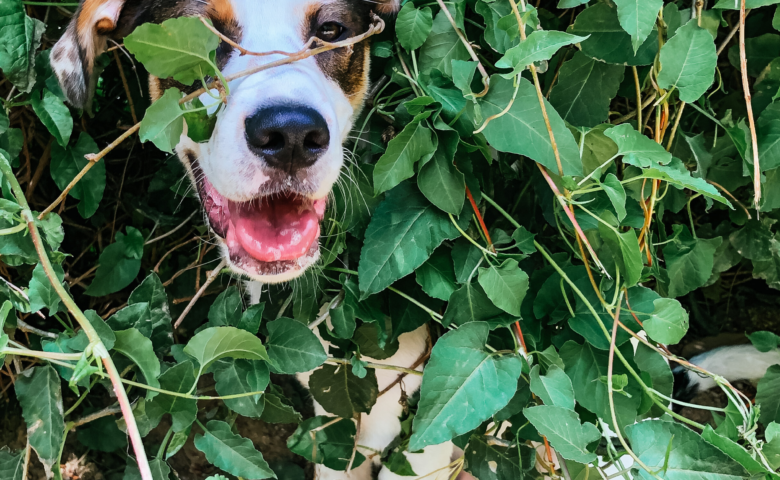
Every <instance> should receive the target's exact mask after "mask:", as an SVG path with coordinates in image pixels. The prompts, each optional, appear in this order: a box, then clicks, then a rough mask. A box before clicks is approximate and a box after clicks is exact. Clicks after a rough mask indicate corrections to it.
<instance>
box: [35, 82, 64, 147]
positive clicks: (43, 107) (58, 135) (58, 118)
mask: <svg viewBox="0 0 780 480" xmlns="http://www.w3.org/2000/svg"><path fill="white" fill-rule="evenodd" d="M30 103H31V104H32V107H33V111H35V114H36V115H37V116H38V118H39V119H40V120H41V123H43V124H44V125H45V126H46V128H47V129H48V130H49V132H51V134H52V136H54V139H55V140H57V144H58V145H59V146H61V147H66V146H67V145H68V140H70V134H71V132H73V117H71V116H70V110H68V107H66V106H65V104H64V103H63V102H62V100H60V99H59V98H57V95H54V94H53V93H51V92H50V91H48V90H44V91H43V92H42V93H41V92H36V93H33V94H32V95H30Z"/></svg>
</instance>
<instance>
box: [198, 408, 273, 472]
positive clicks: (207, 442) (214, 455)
mask: <svg viewBox="0 0 780 480" xmlns="http://www.w3.org/2000/svg"><path fill="white" fill-rule="evenodd" d="M195 448H197V449H198V450H200V451H201V452H203V453H204V454H205V455H206V458H207V459H208V461H209V462H211V463H213V464H214V465H216V466H217V467H218V468H220V469H222V470H224V471H226V472H227V473H229V474H231V475H235V476H237V477H244V478H252V479H257V480H261V479H264V478H276V474H275V473H274V471H273V470H271V467H269V466H268V463H266V461H265V460H264V459H263V455H262V454H261V453H260V452H258V451H257V450H255V447H254V445H253V444H252V441H251V440H249V439H248V438H244V437H242V436H240V435H236V434H234V433H233V432H232V431H231V430H230V425H228V424H227V423H225V422H221V421H218V420H212V421H210V422H209V423H207V424H206V431H205V432H203V435H195Z"/></svg>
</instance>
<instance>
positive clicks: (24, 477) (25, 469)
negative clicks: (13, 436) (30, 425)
mask: <svg viewBox="0 0 780 480" xmlns="http://www.w3.org/2000/svg"><path fill="white" fill-rule="evenodd" d="M31 453H32V445H30V437H29V436H27V446H26V447H24V466H23V467H22V480H27V472H28V471H29V468H30V454H31Z"/></svg>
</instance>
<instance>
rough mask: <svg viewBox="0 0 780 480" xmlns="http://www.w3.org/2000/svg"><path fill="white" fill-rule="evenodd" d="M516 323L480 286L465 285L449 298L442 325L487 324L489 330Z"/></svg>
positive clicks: (515, 319) (514, 318)
mask: <svg viewBox="0 0 780 480" xmlns="http://www.w3.org/2000/svg"><path fill="white" fill-rule="evenodd" d="M515 321H517V318H516V317H513V316H511V315H509V314H508V313H506V312H505V311H503V310H501V309H500V308H498V307H497V306H496V305H495V304H494V303H493V302H492V301H490V298H488V296H487V295H486V294H485V291H484V290H483V289H482V286H481V285H475V284H471V283H467V284H465V285H463V286H462V287H461V288H460V289H458V290H456V291H455V292H454V293H453V294H452V296H450V301H449V304H448V305H447V310H446V311H445V312H444V318H443V319H442V321H441V322H442V324H443V325H447V326H449V325H458V326H461V325H465V324H467V323H471V322H487V324H488V326H489V327H490V328H491V329H495V328H498V327H505V326H508V325H510V324H512V323H514V322H515Z"/></svg>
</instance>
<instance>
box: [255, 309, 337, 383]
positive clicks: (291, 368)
mask: <svg viewBox="0 0 780 480" xmlns="http://www.w3.org/2000/svg"><path fill="white" fill-rule="evenodd" d="M266 348H268V356H269V357H270V358H271V360H273V363H274V366H275V368H276V370H277V371H278V372H279V373H286V374H293V373H299V372H308V371H310V370H314V369H315V368H317V367H319V366H320V365H322V364H323V363H324V362H325V360H327V358H328V354H327V353H325V349H324V348H323V347H322V342H320V340H319V339H318V338H317V336H316V335H315V334H314V333H313V332H312V331H311V330H309V328H308V327H307V326H305V325H303V324H302V323H300V322H296V321H295V320H291V319H289V318H280V319H278V320H275V321H273V322H271V323H269V324H268V342H267V343H266Z"/></svg>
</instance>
